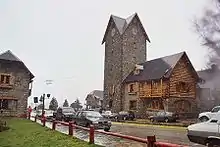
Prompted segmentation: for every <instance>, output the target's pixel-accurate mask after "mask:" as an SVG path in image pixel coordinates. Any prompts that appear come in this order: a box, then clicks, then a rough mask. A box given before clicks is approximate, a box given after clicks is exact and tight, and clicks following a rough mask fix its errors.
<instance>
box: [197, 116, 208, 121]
mask: <svg viewBox="0 0 220 147" xmlns="http://www.w3.org/2000/svg"><path fill="white" fill-rule="evenodd" d="M199 120H200V121H201V122H206V121H208V120H209V118H208V117H206V116H203V117H201V118H199Z"/></svg>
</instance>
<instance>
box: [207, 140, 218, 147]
mask: <svg viewBox="0 0 220 147" xmlns="http://www.w3.org/2000/svg"><path fill="white" fill-rule="evenodd" d="M219 144H220V140H210V141H209V142H208V145H207V146H208V147H220V145H219Z"/></svg>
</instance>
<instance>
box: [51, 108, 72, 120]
mask: <svg viewBox="0 0 220 147" xmlns="http://www.w3.org/2000/svg"><path fill="white" fill-rule="evenodd" d="M53 115H54V117H55V119H56V120H59V121H66V122H68V121H72V120H73V117H74V115H75V111H74V109H73V108H71V107H60V108H58V109H57V112H55V113H54V114H53Z"/></svg>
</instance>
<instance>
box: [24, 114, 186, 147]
mask: <svg viewBox="0 0 220 147" xmlns="http://www.w3.org/2000/svg"><path fill="white" fill-rule="evenodd" d="M31 117H33V118H34V121H35V122H36V121H37V119H38V118H37V117H36V116H30V115H28V119H30V118H31ZM39 120H41V122H42V124H43V126H45V124H46V118H45V117H42V118H40V119H39ZM57 124H61V125H64V126H68V127H69V132H68V134H69V135H70V136H73V135H74V134H73V132H74V129H76V128H78V129H81V130H84V131H88V132H89V143H90V144H94V141H95V133H101V134H105V135H110V136H115V137H120V138H123V139H128V140H133V141H137V142H141V143H145V144H146V145H147V147H189V146H184V145H177V144H172V143H165V142H158V141H156V136H147V138H146V139H144V138H140V137H135V136H129V135H124V134H120V133H114V132H106V131H102V130H95V128H94V126H93V125H90V127H89V128H87V127H82V126H78V125H76V124H74V122H64V121H56V120H54V121H53V122H52V130H56V125H57Z"/></svg>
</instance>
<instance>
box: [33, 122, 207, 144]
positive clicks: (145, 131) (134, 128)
mask: <svg viewBox="0 0 220 147" xmlns="http://www.w3.org/2000/svg"><path fill="white" fill-rule="evenodd" d="M32 120H33V119H32ZM37 122H38V123H40V124H41V122H40V121H39V120H38V121H37ZM46 126H47V127H49V128H52V124H51V123H50V122H47V123H46ZM56 130H57V131H60V132H62V133H65V134H68V127H67V126H62V125H60V124H57V126H56ZM111 131H112V132H117V133H121V134H126V135H131V136H136V137H141V138H146V137H147V136H150V135H156V138H157V141H163V142H169V143H175V144H179V145H188V146H190V147H204V146H202V145H198V144H195V143H191V142H189V140H188V138H187V136H186V130H185V128H181V127H167V126H153V125H140V124H127V123H113V125H112V127H111ZM74 136H75V137H77V138H79V139H81V140H84V141H87V142H88V141H89V134H88V132H86V131H83V130H79V129H76V130H75V131H74ZM95 143H96V144H99V145H103V146H107V147H114V146H117V147H145V146H146V145H145V144H143V143H139V142H135V141H131V140H127V139H121V138H118V137H113V136H107V135H103V134H97V133H95Z"/></svg>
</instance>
